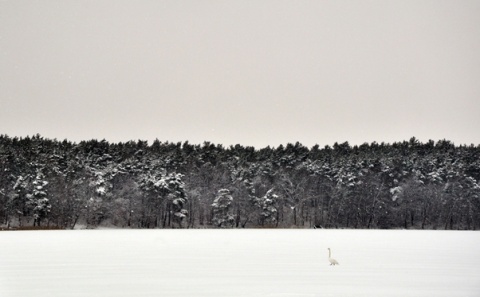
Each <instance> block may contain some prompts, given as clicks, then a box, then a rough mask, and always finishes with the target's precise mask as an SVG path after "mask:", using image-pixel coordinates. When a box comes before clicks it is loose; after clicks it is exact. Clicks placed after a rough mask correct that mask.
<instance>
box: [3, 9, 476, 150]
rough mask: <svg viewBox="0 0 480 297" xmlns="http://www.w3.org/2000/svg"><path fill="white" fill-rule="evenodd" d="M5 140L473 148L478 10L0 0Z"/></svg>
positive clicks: (474, 136)
mask: <svg viewBox="0 0 480 297" xmlns="http://www.w3.org/2000/svg"><path fill="white" fill-rule="evenodd" d="M0 103H1V106H0V134H7V135H9V136H26V135H33V134H36V133H40V134H41V135H42V136H44V137H48V138H57V139H60V140H63V139H64V138H67V139H70V140H72V141H80V140H88V139H92V138H96V139H106V140H108V141H112V142H118V141H128V140H137V139H142V140H149V141H152V140H154V139H156V138H158V139H159V140H161V141H174V142H177V141H185V140H188V141H189V142H190V143H203V141H211V142H214V143H220V144H224V145H227V146H228V145H232V144H237V143H239V144H242V145H253V146H255V147H257V148H260V147H265V146H267V145H270V146H278V145H279V144H286V143H288V142H292V143H294V142H296V141H300V142H301V143H303V144H304V145H306V146H312V145H314V144H316V143H318V144H319V145H321V146H324V145H327V144H328V145H332V144H333V143H334V142H344V141H349V142H350V143H351V144H361V143H364V142H372V141H377V142H382V141H384V142H394V141H401V140H408V139H409V138H410V137H412V136H415V137H417V138H418V139H420V140H421V141H427V140H429V139H433V140H439V139H444V138H445V139H449V140H452V141H453V142H455V143H456V144H462V143H466V144H471V143H474V144H479V143H480V1H417V0H413V1H405V0H402V1H385V0H379V1H320V0H316V1H293V0H292V1H277V0H272V1H262V0H252V1H248V0H247V1H194V0H191V1H178V0H175V1H173V0H172V1H154V0H152V1H138V0H136V1H120V0H108V1H106V0H103V1H99V0H92V1H68V0H58V1H48V0H45V1H19V0H0Z"/></svg>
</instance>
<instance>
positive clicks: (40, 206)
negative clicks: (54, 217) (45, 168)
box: [26, 171, 52, 226]
mask: <svg viewBox="0 0 480 297" xmlns="http://www.w3.org/2000/svg"><path fill="white" fill-rule="evenodd" d="M47 185H48V182H47V181H46V180H45V176H44V175H43V173H42V172H41V171H38V172H37V175H36V176H35V179H34V180H33V182H32V186H33V187H32V189H31V193H29V194H27V196H26V197H27V206H28V207H29V208H30V210H31V212H32V214H33V226H40V223H41V221H42V220H43V219H44V218H46V217H47V215H48V214H49V213H50V210H51V208H52V206H51V205H50V201H49V199H48V198H47V196H48V194H47V189H46V187H47Z"/></svg>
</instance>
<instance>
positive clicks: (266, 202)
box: [257, 189, 278, 227]
mask: <svg viewBox="0 0 480 297" xmlns="http://www.w3.org/2000/svg"><path fill="white" fill-rule="evenodd" d="M273 191H274V189H270V190H268V191H267V193H266V194H265V195H264V196H263V197H261V198H259V199H258V200H257V203H258V206H259V207H260V209H261V212H260V224H261V225H262V226H272V227H273V225H274V224H275V223H277V216H278V210H277V201H278V195H276V194H274V193H273Z"/></svg>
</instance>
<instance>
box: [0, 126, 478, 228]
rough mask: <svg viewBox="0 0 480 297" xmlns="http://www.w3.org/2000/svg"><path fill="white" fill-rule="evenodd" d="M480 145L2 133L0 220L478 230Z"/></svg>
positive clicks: (5, 224) (64, 224)
mask: <svg viewBox="0 0 480 297" xmlns="http://www.w3.org/2000/svg"><path fill="white" fill-rule="evenodd" d="M479 181H480V145H473V144H472V145H455V144H454V143H452V142H451V141H448V140H445V139H444V140H439V141H433V140H429V141H428V142H426V143H422V142H420V141H419V140H418V139H416V138H415V137H412V138H411V139H409V140H408V141H402V142H395V143H392V144H390V143H376V142H373V143H364V144H362V145H354V146H352V145H350V144H349V143H348V142H344V143H335V144H333V145H332V146H329V145H327V146H324V147H320V146H319V145H315V146H313V147H311V148H308V147H305V146H303V145H302V144H301V143H299V142H297V143H295V144H293V143H289V144H287V145H280V146H278V147H265V148H261V149H256V148H254V147H249V146H242V145H240V144H237V145H234V146H229V147H224V146H222V145H219V144H213V143H210V142H204V143H203V144H190V143H189V142H178V143H174V142H161V141H159V140H158V139H157V140H155V141H153V142H152V143H151V144H149V143H148V142H147V141H142V140H138V141H128V142H120V143H109V142H108V141H106V140H88V141H81V142H78V143H75V142H71V141H68V140H63V141H59V140H56V139H47V138H44V137H42V136H40V135H38V134H37V135H34V136H28V137H10V136H8V135H0V226H2V228H3V229H15V228H20V227H22V226H25V227H26V226H31V227H38V228H41V227H45V226H51V227H58V228H62V229H63V228H65V229H72V228H78V227H79V226H82V227H83V228H98V227H102V226H103V227H112V228H362V229H449V230H450V229H453V230H476V229H478V228H479V227H480V186H479Z"/></svg>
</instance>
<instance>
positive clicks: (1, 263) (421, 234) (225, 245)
mask: <svg viewBox="0 0 480 297" xmlns="http://www.w3.org/2000/svg"><path fill="white" fill-rule="evenodd" d="M328 247H330V248H332V257H333V258H335V259H336V260H338V262H340V266H330V265H329V262H328V251H327V248H328ZM0 249H1V250H0V251H1V252H0V296H2V297H24V296H35V297H52V296H61V297H70V296H82V297H96V296H98V297H108V296H112V297H113V296H114V297H120V296H128V297H139V296H149V297H151V296H188V297H195V296H209V297H216V296H218V297H229V296H233V297H236V296H245V297H247V296H248V297H253V296H255V297H256V296H258V297H260V296H262V297H263V296H265V297H268V296H283V297H285V296H300V297H302V296H322V297H323V296H335V297H347V296H356V297H358V296H366V297H367V296H368V297H374V296H382V297H383V296H402V297H405V296H409V297H414V296H425V297H427V296H428V297H431V296H436V297H439V296H448V297H453V296H455V297H467V296H471V297H478V296H480V232H473V231H403V230H398V231H380V230H375V231H373V230H372V231H366V230H318V229H317V230H313V229H310V230H83V231H80V230H76V231H17V232H0Z"/></svg>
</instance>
